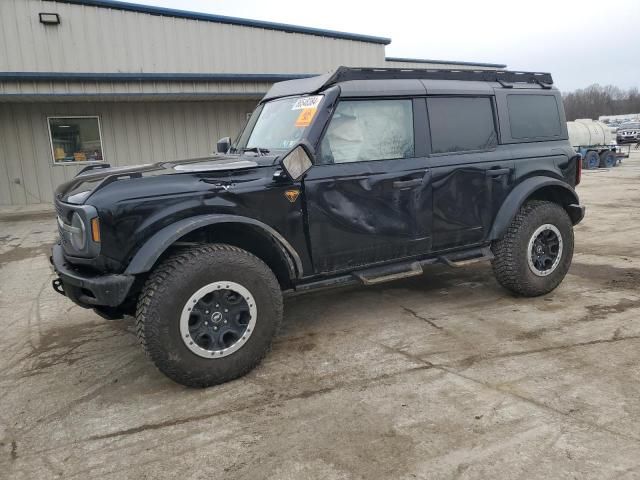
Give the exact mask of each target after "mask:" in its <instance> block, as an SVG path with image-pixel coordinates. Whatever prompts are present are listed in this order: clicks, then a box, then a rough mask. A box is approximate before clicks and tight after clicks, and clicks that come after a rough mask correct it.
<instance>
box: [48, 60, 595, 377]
mask: <svg viewBox="0 0 640 480" xmlns="http://www.w3.org/2000/svg"><path fill="white" fill-rule="evenodd" d="M217 150H218V152H219V153H218V154H216V155H212V156H210V157H206V158H199V159H193V160H184V161H176V162H170V163H157V164H149V165H141V166H136V167H124V168H110V167H108V165H104V166H100V167H98V166H90V167H87V169H85V171H82V172H81V173H80V174H78V176H76V177H75V178H74V179H73V180H72V181H70V182H68V183H65V184H63V185H61V186H60V187H59V188H58V189H57V191H56V194H55V205H56V209H57V215H58V226H59V231H60V237H61V238H60V243H58V244H57V245H55V246H54V247H53V253H52V263H53V266H54V269H55V271H56V272H57V275H58V276H59V278H57V279H56V280H54V282H53V287H54V288H55V289H56V290H57V291H58V292H60V293H63V294H64V295H66V296H68V297H69V298H70V299H71V300H72V301H74V302H75V303H77V304H78V305H80V306H82V307H86V308H92V309H94V310H95V311H96V312H97V313H98V314H100V315H102V316H104V317H106V318H122V316H124V315H133V316H135V317H136V322H137V331H138V336H139V338H140V341H141V343H142V345H143V347H144V349H145V351H146V352H147V354H148V355H149V356H150V357H151V359H152V360H153V362H154V363H155V365H156V366H157V367H158V368H159V369H160V370H161V371H162V372H164V373H165V374H166V375H167V376H169V377H170V378H172V379H173V380H175V381H176V382H179V383H182V384H184V385H189V386H201V387H204V386H209V385H214V384H218V383H221V382H225V381H228V380H231V379H233V378H236V377H238V376H240V375H243V374H244V373H246V372H248V371H249V370H251V369H252V368H253V367H254V366H255V365H256V364H258V362H259V361H260V360H261V359H262V357H263V356H264V355H265V352H267V350H268V349H269V346H270V344H271V340H272V337H273V336H274V333H275V332H276V329H277V327H278V324H279V323H280V320H281V317H282V310H283V307H282V297H283V293H289V292H305V291H310V290H313V289H317V288H323V287H333V286H341V285H348V284H365V285H371V284H376V283H380V282H384V281H388V280H393V279H397V278H402V277H409V276H413V275H420V274H422V272H423V267H425V266H427V265H429V264H433V263H436V262H444V263H446V264H448V265H451V266H461V265H465V264H467V263H470V262H474V261H479V260H489V261H491V262H492V265H493V271H494V272H495V276H496V278H497V280H498V282H499V283H500V284H501V285H503V286H504V287H505V288H506V289H508V290H510V291H511V292H513V293H515V294H517V295H523V296H536V295H542V294H545V293H547V292H549V291H551V290H553V289H554V288H555V287H557V286H558V284H559V283H560V282H561V281H562V279H563V278H564V276H565V274H566V273H567V270H568V269H569V266H570V264H571V258H572V254H573V225H575V224H577V223H578V222H580V221H581V220H582V218H583V216H584V207H583V206H581V205H580V202H579V200H578V196H577V195H576V193H575V191H574V187H575V186H576V185H577V184H578V183H579V181H580V175H581V162H580V161H579V160H580V159H579V157H578V156H577V155H576V154H575V152H574V151H573V149H572V148H571V146H570V145H569V142H568V139H567V128H566V123H565V116H564V111H563V107H562V99H561V96H560V93H559V92H558V90H557V89H556V88H554V87H553V81H552V78H551V76H550V75H549V74H542V73H527V72H509V71H466V72H465V71H452V70H395V69H365V68H344V67H341V68H339V69H337V70H336V71H335V72H333V73H332V74H327V75H321V76H317V77H313V78H307V79H302V80H293V81H288V82H282V83H278V84H275V85H274V86H273V87H272V88H271V90H270V91H269V92H268V93H267V95H266V96H265V97H264V98H263V99H262V101H261V102H260V103H259V105H258V106H257V108H256V110H255V112H254V113H253V114H252V115H251V117H250V119H249V120H248V122H247V124H246V126H245V128H244V130H243V131H242V133H241V134H240V136H239V137H238V138H237V140H236V141H235V142H234V143H233V144H231V142H230V140H229V138H225V139H222V140H221V141H219V142H218V145H217ZM103 167H106V168H103Z"/></svg>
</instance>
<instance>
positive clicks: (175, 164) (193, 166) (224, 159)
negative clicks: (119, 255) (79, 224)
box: [55, 152, 278, 204]
mask: <svg viewBox="0 0 640 480" xmlns="http://www.w3.org/2000/svg"><path fill="white" fill-rule="evenodd" d="M277 159H278V156H277V155H257V154H254V153H252V152H246V153H243V154H239V155H233V154H217V155H212V156H208V157H200V158H191V159H186V160H177V161H172V162H157V163H147V164H142V165H133V166H127V167H111V166H110V165H108V164H99V165H92V166H90V167H88V168H86V169H84V170H81V171H80V173H78V175H76V176H75V177H74V178H73V179H72V180H70V181H69V182H66V183H63V184H61V185H60V186H58V188H57V189H56V192H55V198H56V200H60V201H63V202H67V203H73V204H82V203H84V202H85V200H86V199H87V198H89V196H90V195H91V194H92V193H93V192H95V191H96V190H98V189H99V188H102V187H104V186H106V185H108V184H110V183H112V182H116V181H122V180H127V179H131V178H140V177H150V176H156V175H178V174H181V173H191V172H209V171H211V172H233V171H234V170H244V169H248V168H256V167H266V166H270V165H273V164H274V163H275V161H276V160H277Z"/></svg>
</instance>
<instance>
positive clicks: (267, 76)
mask: <svg viewBox="0 0 640 480" xmlns="http://www.w3.org/2000/svg"><path fill="white" fill-rule="evenodd" d="M315 75H317V74H314V73H305V74H295V73H90V72H85V73H77V72H0V81H6V82H9V81H13V82H16V81H30V82H49V81H76V82H268V83H273V82H282V81H284V80H296V79H299V78H308V77H313V76H315Z"/></svg>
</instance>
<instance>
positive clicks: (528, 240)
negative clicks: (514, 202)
mask: <svg viewBox="0 0 640 480" xmlns="http://www.w3.org/2000/svg"><path fill="white" fill-rule="evenodd" d="M492 250H493V253H494V256H495V258H494V259H493V261H492V265H493V271H494V274H495V276H496V279H497V280H498V282H499V283H500V284H501V285H502V286H503V287H505V288H506V289H508V290H511V291H512V292H514V293H516V294H518V295H523V296H526V297H535V296H538V295H544V294H545V293H548V292H550V291H552V290H553V289H554V288H556V287H557V286H558V285H559V284H560V282H562V280H563V279H564V277H565V275H566V274H567V271H568V270H569V266H570V265H571V259H572V257H573V225H572V223H571V219H570V218H569V215H568V214H567V212H566V211H565V210H564V208H562V207H561V206H560V205H558V204H556V203H552V202H545V201H538V200H535V201H530V202H527V203H525V204H524V205H523V206H522V207H521V208H520V210H519V211H518V213H517V214H516V216H515V218H514V219H513V220H512V222H511V224H510V225H509V228H508V229H507V231H506V232H505V234H504V236H503V237H502V238H501V239H500V240H497V241H495V242H494V244H493V245H492Z"/></svg>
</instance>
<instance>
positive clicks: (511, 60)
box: [130, 0, 640, 91]
mask: <svg viewBox="0 0 640 480" xmlns="http://www.w3.org/2000/svg"><path fill="white" fill-rule="evenodd" d="M130 1H131V2H134V3H145V4H148V5H157V6H162V7H169V8H178V9H182V10H192V11H197V12H207V13H215V14H219V15H229V16H235V17H243V18H251V19H258V20H267V21H272V22H281V23H291V24H295V25H302V26H306V27H316V28H326V29H331V30H340V31H345V32H352V33H361V34H368V35H375V36H381V37H389V38H391V39H392V42H391V44H390V45H387V47H386V54H387V56H392V57H413V58H429V59H441V60H463V61H476V62H490V63H504V64H507V65H508V68H509V69H512V70H533V71H548V72H551V73H552V74H553V77H554V80H555V83H556V85H557V86H558V88H560V89H562V90H564V91H570V90H575V89H577V88H583V87H586V86H588V85H591V84H593V83H599V84H601V85H607V84H612V85H617V86H619V87H622V88H628V87H631V86H637V87H640V1H639V0H616V1H614V2H607V1H606V0H600V1H598V2H596V1H593V0H582V1H577V0H576V1H574V0H555V1H551V2H550V1H541V0H538V1H533V2H521V1H518V0H492V1H491V2H484V1H480V0H440V1H431V2H429V1H426V0H423V1H420V2H417V1H413V2H412V1H405V0H387V1H385V2H371V1H369V2H349V1H347V0H323V1H322V2H318V1H315V2H305V1H304V0H268V1H259V0H130ZM525 5H526V6H525Z"/></svg>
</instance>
